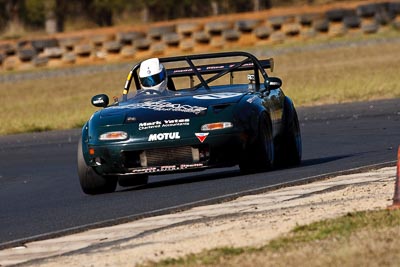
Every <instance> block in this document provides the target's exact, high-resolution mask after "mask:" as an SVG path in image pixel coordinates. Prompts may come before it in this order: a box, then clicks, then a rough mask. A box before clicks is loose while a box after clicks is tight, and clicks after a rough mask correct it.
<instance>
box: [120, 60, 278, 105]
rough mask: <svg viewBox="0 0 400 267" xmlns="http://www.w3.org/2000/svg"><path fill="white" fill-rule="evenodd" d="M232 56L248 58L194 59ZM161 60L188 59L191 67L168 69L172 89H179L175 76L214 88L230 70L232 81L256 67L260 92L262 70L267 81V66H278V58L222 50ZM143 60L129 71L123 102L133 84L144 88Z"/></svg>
mask: <svg viewBox="0 0 400 267" xmlns="http://www.w3.org/2000/svg"><path fill="white" fill-rule="evenodd" d="M232 57H243V58H244V59H243V60H241V61H238V62H223V63H217V64H206V65H195V64H194V63H193V61H194V60H206V59H215V58H232ZM159 60H160V63H166V62H186V63H187V66H185V67H177V68H169V69H167V75H168V78H171V79H168V89H170V90H175V86H174V84H173V82H172V78H174V77H185V76H186V77H189V78H190V81H191V84H190V88H189V89H192V90H196V89H198V88H200V87H204V88H205V89H207V90H210V86H209V83H211V82H213V81H215V80H217V79H218V78H220V77H222V76H224V75H226V74H228V73H230V77H231V83H232V79H233V72H238V71H246V70H254V86H255V87H254V88H255V90H256V91H259V90H260V73H261V76H262V77H263V78H264V80H267V78H268V75H267V73H266V71H265V69H271V71H273V68H274V60H273V59H272V58H269V59H265V60H258V59H257V58H256V57H255V56H254V55H252V54H250V53H247V52H222V53H208V54H198V55H187V56H176V57H165V58H160V59H159ZM140 64H141V62H140V63H138V64H136V65H134V66H133V68H132V69H131V71H130V72H129V74H128V77H127V79H126V82H125V86H124V90H123V101H126V100H127V95H128V93H129V89H130V86H131V83H132V80H133V81H134V82H135V86H136V88H137V89H138V90H140V88H141V86H140V82H139V75H138V70H139V68H140ZM207 74H215V75H213V76H211V77H210V78H207V79H205V77H204V75H207ZM194 76H195V77H197V78H198V80H199V81H200V83H198V84H197V85H194V82H193V77H194Z"/></svg>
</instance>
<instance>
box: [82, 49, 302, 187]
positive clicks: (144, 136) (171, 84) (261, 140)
mask: <svg viewBox="0 0 400 267" xmlns="http://www.w3.org/2000/svg"><path fill="white" fill-rule="evenodd" d="M152 60H153V61H154V62H157V64H158V65H156V66H157V68H158V66H160V68H161V67H162V69H160V72H159V73H158V74H157V75H151V71H152V69H151V68H152V67H151V66H150V67H147V65H146V67H145V66H144V65H145V63H144V61H143V62H141V63H139V64H137V65H135V66H134V67H133V68H132V70H131V71H130V72H129V75H128V78H127V80H126V83H125V87H124V90H123V94H122V97H121V98H120V99H117V98H114V101H113V103H112V104H110V103H109V98H108V97H107V96H106V95H96V96H94V97H93V98H92V104H93V105H95V106H97V107H100V108H102V109H100V110H99V111H97V112H95V113H94V114H93V115H92V117H91V118H90V119H89V121H88V122H87V123H86V124H85V125H84V126H83V128H82V137H81V139H80V141H79V144H78V175H79V179H80V184H81V187H82V190H83V191H84V192H85V193H87V194H100V193H107V192H113V191H115V189H116V186H117V183H119V185H120V186H134V185H141V184H146V183H147V181H148V176H149V175H155V174H164V173H171V172H182V171H196V170H203V169H205V168H212V167H227V166H234V165H239V167H240V170H241V171H243V172H245V173H248V172H258V171H265V170H268V169H271V168H273V167H274V166H280V167H281V166H282V167H283V166H293V165H297V164H299V163H300V161H301V135H300V128H299V122H298V118H297V113H296V110H295V107H294V105H293V102H292V100H291V99H290V98H289V97H287V96H285V95H284V93H283V91H282V89H281V85H282V81H281V80H280V79H279V78H276V77H269V76H268V75H267V73H266V70H267V69H270V70H271V71H272V69H273V65H274V64H273V63H274V62H273V60H272V59H264V60H258V59H257V58H256V57H255V56H254V55H252V54H250V53H247V52H225V53H210V54H200V55H189V56H177V57H168V58H160V59H152ZM158 62H159V63H158ZM146 63H147V62H146ZM157 68H156V69H157ZM164 68H165V69H164ZM146 72H147V73H148V76H147V77H142V76H143V75H144V76H146V75H147V74H146ZM161 74H162V75H161ZM141 75H142V76H141ZM160 81H163V82H165V87H166V89H165V90H159V88H157V89H152V87H151V86H152V83H157V82H160ZM131 84H135V86H134V87H135V89H134V90H131V87H133V86H131ZM132 91H133V92H132Z"/></svg>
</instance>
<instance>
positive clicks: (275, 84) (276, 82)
mask: <svg viewBox="0 0 400 267" xmlns="http://www.w3.org/2000/svg"><path fill="white" fill-rule="evenodd" d="M264 86H265V89H266V90H267V91H269V90H274V89H278V88H281V86H282V80H281V79H279V78H277V77H268V79H266V80H265V82H264Z"/></svg>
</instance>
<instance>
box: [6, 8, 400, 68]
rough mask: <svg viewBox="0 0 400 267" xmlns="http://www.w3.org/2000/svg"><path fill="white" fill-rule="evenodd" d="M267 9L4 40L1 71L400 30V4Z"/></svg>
mask: <svg viewBox="0 0 400 267" xmlns="http://www.w3.org/2000/svg"><path fill="white" fill-rule="evenodd" d="M301 10H302V11H297V10H296V9H279V10H274V9H272V10H267V11H262V12H256V13H251V14H250V13H243V14H235V15H229V16H228V15H226V16H219V17H210V18H204V19H192V20H184V21H180V20H177V21H171V22H166V23H164V24H152V25H148V26H146V27H145V26H143V27H132V28H126V29H125V30H118V29H117V28H115V30H113V29H107V30H103V31H99V30H93V31H91V32H88V31H85V32H76V33H72V34H71V33H70V34H68V35H66V34H64V35H63V34H58V35H54V36H46V37H43V38H32V39H21V40H16V41H3V42H0V71H10V70H25V69H32V68H37V67H50V68H51V67H58V66H66V65H67V66H68V65H79V64H93V63H96V62H100V63H101V62H117V61H124V60H135V59H141V58H145V57H149V56H167V55H171V54H179V53H200V52H208V51H213V50H218V49H231V48H235V47H240V46H253V45H266V44H271V45H273V44H280V43H284V42H290V41H291V40H297V41H298V40H307V39H312V38H334V37H340V36H346V35H350V34H365V35H369V34H374V33H377V32H378V31H381V30H383V29H387V28H389V27H391V28H394V29H396V30H399V31H400V1H390V2H388V1H373V2H353V3H352V2H350V3H341V4H340V5H338V4H336V5H330V6H320V7H317V6H314V7H308V8H304V7H303V8H301Z"/></svg>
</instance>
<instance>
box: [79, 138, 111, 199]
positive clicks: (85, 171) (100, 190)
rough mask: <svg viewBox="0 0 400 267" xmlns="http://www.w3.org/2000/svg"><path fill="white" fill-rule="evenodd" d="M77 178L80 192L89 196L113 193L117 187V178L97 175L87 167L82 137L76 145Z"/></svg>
mask: <svg viewBox="0 0 400 267" xmlns="http://www.w3.org/2000/svg"><path fill="white" fill-rule="evenodd" d="M77 158H78V176H79V182H80V184H81V188H82V191H83V192H84V193H86V194H89V195H97V194H104V193H111V192H114V191H115V189H116V187H117V177H115V176H107V177H103V176H101V175H98V174H97V173H96V172H95V171H94V170H93V168H92V167H90V166H87V165H86V162H85V159H84V158H83V152H82V137H81V138H80V139H79V143H78V157H77Z"/></svg>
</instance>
